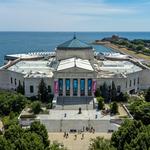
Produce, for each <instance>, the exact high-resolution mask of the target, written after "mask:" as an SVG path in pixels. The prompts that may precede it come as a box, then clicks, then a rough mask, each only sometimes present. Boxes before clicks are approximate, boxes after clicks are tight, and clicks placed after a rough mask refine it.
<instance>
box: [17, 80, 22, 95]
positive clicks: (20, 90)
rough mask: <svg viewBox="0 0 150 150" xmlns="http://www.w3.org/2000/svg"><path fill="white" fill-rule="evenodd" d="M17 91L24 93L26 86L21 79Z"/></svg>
mask: <svg viewBox="0 0 150 150" xmlns="http://www.w3.org/2000/svg"><path fill="white" fill-rule="evenodd" d="M17 92H18V93H20V94H22V95H24V87H23V86H22V85H21V83H20V81H19V85H18V87H17Z"/></svg>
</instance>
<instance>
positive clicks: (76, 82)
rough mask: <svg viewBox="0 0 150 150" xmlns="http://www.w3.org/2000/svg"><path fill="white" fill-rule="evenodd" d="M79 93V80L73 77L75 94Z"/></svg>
mask: <svg viewBox="0 0 150 150" xmlns="http://www.w3.org/2000/svg"><path fill="white" fill-rule="evenodd" d="M77 95H78V80H77V79H73V96H77Z"/></svg>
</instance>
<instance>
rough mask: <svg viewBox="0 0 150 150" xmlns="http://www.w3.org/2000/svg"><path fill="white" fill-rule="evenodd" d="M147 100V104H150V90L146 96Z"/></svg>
mask: <svg viewBox="0 0 150 150" xmlns="http://www.w3.org/2000/svg"><path fill="white" fill-rule="evenodd" d="M145 100H146V101H147V102H150V88H149V89H148V90H147V92H146V94H145Z"/></svg>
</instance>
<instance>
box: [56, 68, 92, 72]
mask: <svg viewBox="0 0 150 150" xmlns="http://www.w3.org/2000/svg"><path fill="white" fill-rule="evenodd" d="M93 71H94V70H90V69H88V68H79V67H71V68H66V69H62V70H57V72H72V73H75V72H93Z"/></svg>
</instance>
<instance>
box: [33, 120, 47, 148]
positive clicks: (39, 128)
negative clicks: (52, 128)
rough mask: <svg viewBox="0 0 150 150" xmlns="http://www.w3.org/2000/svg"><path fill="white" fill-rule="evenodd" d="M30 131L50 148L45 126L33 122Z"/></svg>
mask: <svg viewBox="0 0 150 150" xmlns="http://www.w3.org/2000/svg"><path fill="white" fill-rule="evenodd" d="M30 131H31V132H34V133H36V134H38V135H39V136H40V137H41V138H42V141H43V143H44V146H45V148H47V147H49V140H48V133H47V130H46V128H45V126H44V125H43V124H41V123H40V122H33V123H32V124H31V127H30Z"/></svg>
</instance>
